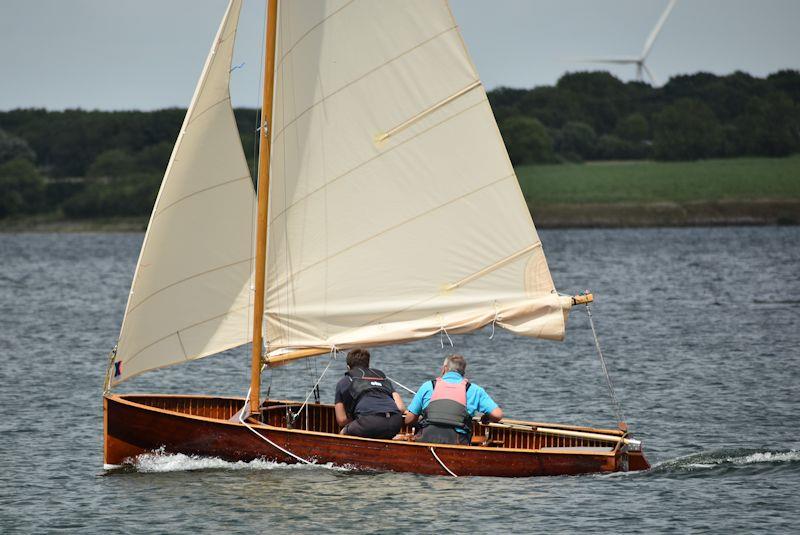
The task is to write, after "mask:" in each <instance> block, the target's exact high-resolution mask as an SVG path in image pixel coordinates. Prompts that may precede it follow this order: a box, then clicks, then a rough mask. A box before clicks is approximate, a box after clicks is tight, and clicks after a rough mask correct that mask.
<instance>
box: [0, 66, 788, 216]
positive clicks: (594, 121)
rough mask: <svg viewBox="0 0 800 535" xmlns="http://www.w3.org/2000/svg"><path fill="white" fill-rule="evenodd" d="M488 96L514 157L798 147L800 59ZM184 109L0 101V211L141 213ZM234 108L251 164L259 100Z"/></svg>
mask: <svg viewBox="0 0 800 535" xmlns="http://www.w3.org/2000/svg"><path fill="white" fill-rule="evenodd" d="M489 100H490V102H491V104H492V108H493V110H494V113H495V116H496V118H497V121H498V124H499V126H500V131H501V133H502V135H503V139H504V141H505V143H506V146H507V148H508V151H509V154H510V156H511V160H512V162H513V163H514V164H515V165H523V164H531V163H559V162H580V161H583V160H627V159H647V158H652V159H658V160H695V159H700V158H711V157H722V158H726V157H737V156H786V155H789V154H792V153H796V152H800V72H798V71H779V72H776V73H774V74H771V75H769V76H767V77H766V78H756V77H753V76H750V75H748V74H745V73H741V72H737V73H733V74H731V75H728V76H716V75H713V74H708V73H697V74H693V75H687V76H676V77H674V78H672V79H670V81H669V82H668V83H667V84H666V85H665V86H663V87H660V88H653V87H651V86H649V85H647V84H644V83H641V82H627V83H625V82H622V81H620V80H619V79H617V78H615V77H614V76H612V75H611V74H609V73H607V72H579V73H570V74H566V75H564V76H563V77H561V79H560V80H559V81H558V82H557V83H556V84H555V85H554V86H541V87H536V88H533V89H512V88H498V89H495V90H493V91H491V92H489ZM185 113H186V112H185V110H182V109H165V110H158V111H152V112H138V111H117V112H105V111H84V110H66V111H47V110H43V109H22V110H12V111H6V112H0V218H3V217H8V216H14V215H20V214H33V213H39V212H57V211H60V212H61V213H63V214H64V215H66V216H67V217H75V218H83V217H116V216H135V215H146V214H148V213H149V212H150V210H151V208H152V205H153V202H154V200H155V195H156V193H157V190H158V185H159V183H160V180H161V177H162V175H163V173H164V169H165V167H166V165H167V161H168V160H169V156H170V153H171V151H172V146H173V144H174V142H175V139H176V137H177V133H178V130H179V129H180V126H181V122H182V121H183V116H184V114H185ZM235 113H236V121H237V124H238V127H239V131H240V134H241V137H242V145H243V146H244V149H245V154H246V156H247V158H248V160H249V161H250V163H251V168H252V161H253V157H254V156H253V154H254V131H255V125H256V124H258V118H257V111H256V110H253V109H237V110H236V112H235Z"/></svg>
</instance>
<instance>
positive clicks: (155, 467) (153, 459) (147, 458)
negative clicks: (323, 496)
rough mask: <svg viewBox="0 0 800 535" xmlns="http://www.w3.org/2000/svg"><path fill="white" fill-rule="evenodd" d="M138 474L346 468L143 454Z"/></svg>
mask: <svg viewBox="0 0 800 535" xmlns="http://www.w3.org/2000/svg"><path fill="white" fill-rule="evenodd" d="M131 464H132V466H133V467H134V468H135V469H136V471H137V472H144V473H161V472H189V471H193V470H283V469H292V470H296V469H307V468H325V469H329V470H338V471H345V470H347V469H346V468H342V467H339V466H334V465H332V464H330V463H326V464H313V465H311V466H309V465H304V464H287V463H278V462H275V461H268V460H265V459H255V460H252V461H247V462H246V461H226V460H224V459H220V458H219V457H200V456H197V455H184V454H183V453H163V452H159V451H156V452H153V453H143V454H141V455H139V456H137V457H136V458H135V459H133V462H132V463H131Z"/></svg>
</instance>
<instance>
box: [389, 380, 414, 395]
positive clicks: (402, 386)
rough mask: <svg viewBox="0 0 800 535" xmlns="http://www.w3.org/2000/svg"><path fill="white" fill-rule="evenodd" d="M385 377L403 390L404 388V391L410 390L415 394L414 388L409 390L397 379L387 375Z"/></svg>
mask: <svg viewBox="0 0 800 535" xmlns="http://www.w3.org/2000/svg"><path fill="white" fill-rule="evenodd" d="M386 378H387V379H389V380H390V381H391V382H393V383H394V384H396V385H397V386H399V387H400V388H402V389H403V390H405V391H406V392H410V393H411V394H413V395H415V396H416V395H417V393H416V392H415V391H414V390H411V389H410V388H408V387H407V386H405V385H403V384H402V383H400V382H398V381H395V380H394V379H392V378H391V377H389V376H388V375H387V376H386Z"/></svg>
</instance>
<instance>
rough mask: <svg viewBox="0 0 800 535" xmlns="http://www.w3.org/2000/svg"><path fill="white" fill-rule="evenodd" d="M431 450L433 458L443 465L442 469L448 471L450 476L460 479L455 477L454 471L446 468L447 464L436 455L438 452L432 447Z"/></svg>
mask: <svg viewBox="0 0 800 535" xmlns="http://www.w3.org/2000/svg"><path fill="white" fill-rule="evenodd" d="M430 450H431V453H432V454H433V458H434V459H436V460H437V461H439V464H440V465H442V468H444V469H445V470H446V471H447V473H448V474H450V475H451V476H453V477H458V476H457V475H455V474H454V473H453V471H452V470H450V469H449V468H447V466H445V464H444V463H443V462H442V460H441V459H440V458H439V456H438V455H436V451H435V450H434V449H433V447H431V448H430Z"/></svg>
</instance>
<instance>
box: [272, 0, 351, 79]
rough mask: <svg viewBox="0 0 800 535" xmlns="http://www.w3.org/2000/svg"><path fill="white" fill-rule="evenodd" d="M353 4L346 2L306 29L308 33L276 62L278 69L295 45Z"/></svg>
mask: <svg viewBox="0 0 800 535" xmlns="http://www.w3.org/2000/svg"><path fill="white" fill-rule="evenodd" d="M353 2H355V0H350V1H349V2H347V3H346V4H345V5H343V6H342V7H340V8H339V9H337V10H336V11H334V12H333V13H331V14H330V15H328V16H327V17H325V18H324V19H322V20H321V21H319V22H318V23H316V24H315V25H314V26H312V27H311V28H309V29H308V31H306V33H304V34H303V35H301V36H300V37H299V38H298V39H297V41H295V42H294V44H293V45H292V46H291V47H289V50H287V51H286V53H285V54H284V55H283V56H281V60H280V61H279V62H278V67H280V66H281V65H283V61H284V60H285V59H286V56H288V55H289V54H291V53H292V51H293V50H294V49H295V48H296V47H297V45H299V44H300V43H301V42H303V39H305V38H306V37H308V35H309V34H310V33H311V32H313V31H314V30H316V29H317V28H319V27H320V26H322V25H323V24H325V22H327V21H328V19H330V18H331V17H333V16H334V15H336V14H338V13H339V12H340V11H342V10H343V9H345V8H346V7H348V6H349V5H350V4H352V3H353Z"/></svg>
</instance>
